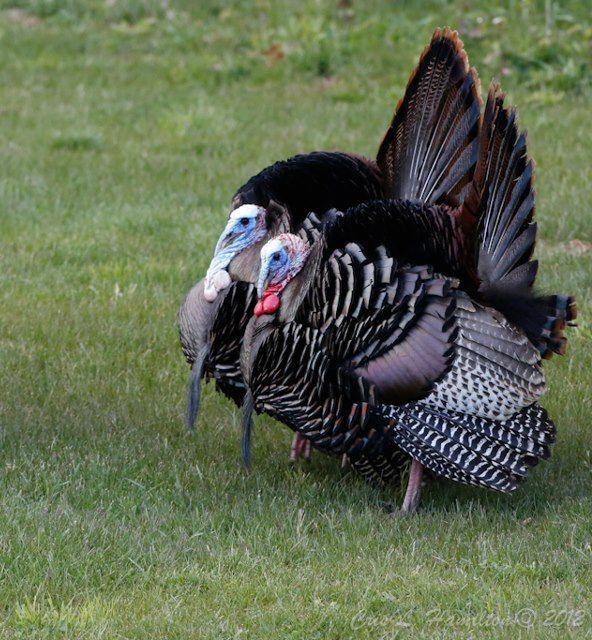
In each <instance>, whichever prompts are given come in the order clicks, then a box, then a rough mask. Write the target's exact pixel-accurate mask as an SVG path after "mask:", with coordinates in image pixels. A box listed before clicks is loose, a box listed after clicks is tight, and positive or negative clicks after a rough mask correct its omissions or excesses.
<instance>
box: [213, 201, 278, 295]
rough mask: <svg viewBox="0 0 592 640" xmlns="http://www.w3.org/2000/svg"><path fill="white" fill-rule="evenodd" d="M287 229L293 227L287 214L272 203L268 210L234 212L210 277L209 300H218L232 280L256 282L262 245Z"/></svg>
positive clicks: (242, 207)
mask: <svg viewBox="0 0 592 640" xmlns="http://www.w3.org/2000/svg"><path fill="white" fill-rule="evenodd" d="M286 225H289V217H288V212H287V210H286V209H285V208H283V207H281V206H280V205H278V204H277V203H275V202H273V201H271V200H270V202H269V205H268V207H267V208H265V207H261V206H259V205H255V204H243V205H240V206H239V207H237V208H236V209H235V210H234V211H232V212H231V214H230V217H229V218H228V222H227V224H226V227H225V228H224V231H223V232H222V234H221V235H220V238H219V239H218V242H217V244H216V249H215V250H214V257H213V258H212V261H211V262H210V266H209V268H208V271H207V274H206V278H205V288H204V297H205V298H206V300H208V301H209V302H212V301H213V300H215V299H216V297H217V295H218V293H219V292H220V291H222V290H223V289H226V288H227V287H228V286H229V285H230V283H231V281H232V280H243V281H247V282H254V281H255V279H256V277H257V272H258V267H259V251H260V248H261V245H262V244H263V243H264V242H265V240H267V239H268V238H270V237H272V236H274V235H276V234H277V233H279V232H280V231H281V230H283V228H285V226H286Z"/></svg>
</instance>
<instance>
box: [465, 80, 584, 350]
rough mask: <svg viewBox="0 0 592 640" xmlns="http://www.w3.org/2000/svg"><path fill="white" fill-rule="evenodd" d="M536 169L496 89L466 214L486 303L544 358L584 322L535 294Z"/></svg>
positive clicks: (556, 298) (571, 307) (553, 299)
mask: <svg viewBox="0 0 592 640" xmlns="http://www.w3.org/2000/svg"><path fill="white" fill-rule="evenodd" d="M533 173H534V163H533V161H532V160H531V159H530V158H529V157H528V154H527V150H526V134H525V133H524V132H520V131H519V130H518V126H517V122H516V112H515V110H514V109H506V108H504V94H503V93H502V92H501V90H500V87H499V85H498V84H496V83H495V82H494V83H492V84H491V87H490V89H489V94H488V97H487V103H486V105H485V112H484V115H483V122H482V127H481V132H480V136H479V155H478V160H477V165H476V167H475V174H474V178H473V183H472V185H471V188H470V189H469V191H468V194H467V197H466V199H465V201H464V203H463V206H462V214H461V217H462V218H464V220H465V222H466V223H468V224H469V226H470V224H471V222H472V223H473V224H474V222H475V221H477V224H478V227H477V228H478V231H477V243H476V256H475V261H476V268H477V276H478V279H479V282H480V285H479V299H480V300H482V301H483V302H485V303H486V304H488V305H490V306H492V307H493V308H495V309H497V310H499V311H501V312H502V313H503V314H504V316H505V317H506V318H507V319H508V320H510V322H512V323H514V324H516V325H518V326H519V327H521V328H522V329H523V330H524V332H525V333H526V335H527V336H528V338H529V339H530V341H531V342H532V343H533V344H535V345H536V346H537V347H538V349H539V350H540V352H541V355H542V356H543V357H550V356H551V355H552V354H553V353H559V354H562V353H564V352H565V347H566V338H565V337H564V335H563V330H564V329H565V327H566V326H567V324H568V323H569V322H570V321H571V320H573V319H575V317H576V315H577V310H576V305H575V302H574V299H573V298H572V297H570V296H564V295H551V296H539V295H536V294H535V292H534V290H533V285H534V282H535V279H536V274H537V269H538V262H537V261H536V260H532V254H533V252H534V248H535V243H536V233H537V225H536V223H535V222H534V221H533V220H534V213H535V197H534V189H533V179H534V176H533Z"/></svg>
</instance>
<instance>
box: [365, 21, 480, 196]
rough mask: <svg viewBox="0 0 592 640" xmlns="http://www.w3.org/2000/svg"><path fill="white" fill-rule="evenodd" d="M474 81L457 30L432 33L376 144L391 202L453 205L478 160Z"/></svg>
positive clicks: (476, 82) (476, 88)
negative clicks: (386, 129) (378, 142)
mask: <svg viewBox="0 0 592 640" xmlns="http://www.w3.org/2000/svg"><path fill="white" fill-rule="evenodd" d="M480 111H481V97H480V85H479V79H478V77H477V74H476V72H475V70H474V69H470V68H469V63H468V59H467V55H466V53H465V51H464V49H463V44H462V41H461V40H460V38H459V37H458V34H457V32H456V31H451V30H450V29H448V28H446V29H442V30H441V29H437V30H436V31H435V32H434V35H433V37H432V41H431V42H430V44H429V45H428V46H427V48H426V49H425V50H424V52H423V53H422V55H421V57H420V60H419V64H418V66H417V67H416V69H415V70H414V71H413V73H412V74H411V77H410V79H409V83H408V84H407V89H406V91H405V96H404V97H403V99H402V100H401V101H400V102H399V104H398V105H397V109H396V111H395V115H394V116H393V120H392V123H391V126H390V127H389V129H388V131H387V132H386V135H385V136H384V139H383V141H382V143H381V145H380V148H379V150H378V155H377V164H378V166H379V167H380V169H381V170H382V172H383V174H384V176H385V180H386V186H387V193H388V194H389V196H390V197H392V198H395V199H400V200H421V201H422V202H425V203H436V202H446V203H447V204H458V202H460V201H462V199H463V197H462V194H463V193H464V191H465V189H466V188H467V187H468V185H469V183H470V182H471V179H472V175H473V168H474V165H475V162H476V159H477V143H478V140H477V136H478V129H479V118H480Z"/></svg>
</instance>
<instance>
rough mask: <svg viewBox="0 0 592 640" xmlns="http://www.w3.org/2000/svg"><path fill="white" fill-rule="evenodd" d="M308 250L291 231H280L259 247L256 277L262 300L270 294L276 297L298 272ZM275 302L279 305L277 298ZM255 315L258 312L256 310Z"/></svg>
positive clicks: (258, 293)
mask: <svg viewBox="0 0 592 640" xmlns="http://www.w3.org/2000/svg"><path fill="white" fill-rule="evenodd" d="M309 251H310V249H309V247H308V245H307V244H306V242H304V240H303V239H302V238H300V237H299V236H296V235H294V234H292V233H282V234H280V235H279V236H276V237H275V238H273V239H272V240H270V241H269V242H267V243H266V244H265V245H264V246H263V248H262V249H261V267H260V270H259V278H258V279H257V295H258V297H259V298H260V299H262V300H263V301H265V299H266V298H267V297H269V296H271V295H274V296H276V298H277V296H278V295H279V294H280V293H281V292H282V291H283V290H284V289H285V287H286V285H287V284H288V283H289V282H290V281H291V280H292V279H293V278H294V276H296V275H297V274H298V273H299V272H300V270H301V269H302V267H303V265H304V263H305V261H306V258H307V256H308V254H309ZM274 304H275V299H274ZM277 304H278V306H279V298H277ZM264 306H265V305H264ZM262 309H263V307H260V310H262ZM276 309H277V307H276ZM256 315H260V314H259V313H257V311H256Z"/></svg>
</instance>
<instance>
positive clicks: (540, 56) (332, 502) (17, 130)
mask: <svg viewBox="0 0 592 640" xmlns="http://www.w3.org/2000/svg"><path fill="white" fill-rule="evenodd" d="M494 4H495V3H489V2H486V1H485V0H479V1H472V2H467V1H465V2H461V1H456V2H433V1H432V2H404V3H403V2H401V3H389V2H386V1H384V2H378V1H371V2H361V1H357V0H354V1H353V2H352V1H351V0H350V1H349V2H348V1H346V0H341V1H338V0H335V1H333V0H332V1H330V2H329V1H321V0H317V1H312V0H310V1H307V0H305V1H303V2H296V1H294V2H288V1H282V2H275V1H273V2H272V0H267V1H259V2H246V1H245V2H233V3H230V2H229V3H226V2H222V1H221V0H218V1H213V0H209V1H208V2H199V3H198V2H195V3H193V2H187V1H186V2H176V1H175V0H170V1H169V2H164V1H163V2H156V1H154V2H149V1H147V0H146V1H140V0H136V1H134V0H107V1H103V0H93V1H90V2H82V1H80V2H76V1H75V0H31V1H28V0H15V1H9V0H1V2H0V7H1V9H0V60H2V64H1V65H0V82H1V87H2V88H1V90H0V96H1V100H0V153H1V156H2V157H1V165H0V166H1V169H0V637H1V638H3V639H4V638H8V639H10V638H23V639H27V640H28V639H34V638H48V639H54V638H65V639H68V640H69V639H72V638H92V639H94V638H118V639H119V638H137V639H140V638H142V639H143V638H179V639H181V638H182V639H186V638H207V639H216V640H218V639H230V638H241V639H243V638H244V639H251V638H253V639H255V638H256V639H259V638H261V639H263V638H291V639H297V638H303V639H309V638H316V639H322V640H325V639H333V640H338V639H339V640H341V639H346V638H363V639H368V640H377V639H381V638H383V639H387V638H388V639H391V638H407V637H409V638H417V637H425V638H461V637H462V638H466V637H473V638H484V637H495V638H498V637H499V638H521V637H532V638H552V637H553V638H567V637H590V636H589V635H588V634H589V633H590V628H591V627H592V612H591V608H592V607H591V600H592V578H591V575H592V573H591V572H592V495H591V494H592V453H591V452H592V445H591V442H592V425H591V424H590V421H591V419H592V403H591V400H590V386H591V382H592V346H591V344H590V338H591V325H590V320H589V318H590V311H591V303H590V294H591V284H590V282H591V278H592V250H591V249H592V246H591V245H590V243H591V242H592V233H591V224H592V211H591V208H590V201H591V196H592V193H591V191H592V189H591V187H592V175H591V168H590V160H591V157H592V133H591V132H592V127H591V124H590V122H591V120H590V116H591V109H592V100H591V83H592V78H591V57H590V56H591V53H590V52H591V49H590V43H591V40H592V23H591V21H590V7H589V3H587V2H586V1H584V0H581V1H580V2H553V3H552V4H553V7H552V8H553V11H552V15H550V16H547V17H546V16H545V6H544V3H543V2H539V1H534V0H531V1H529V0H523V1H519V0H512V1H509V2H503V3H502V5H501V6H497V7H495V6H493V5H494ZM444 25H451V26H453V27H455V28H458V29H460V30H461V33H462V36H463V39H464V42H465V45H466V48H467V50H468V53H469V56H470V60H471V63H472V64H473V65H475V66H477V68H478V70H479V73H480V75H481V78H482V82H483V85H484V90H485V88H486V86H487V84H488V82H489V80H490V79H491V77H493V76H496V77H498V78H499V79H501V80H502V82H503V85H504V87H505V88H506V89H507V91H508V97H509V100H510V101H511V102H512V103H514V104H516V105H518V107H519V111H520V121H521V123H522V125H523V126H524V127H527V128H528V131H529V145H530V146H529V148H530V151H531V153H532V155H533V157H534V158H535V160H536V163H537V182H536V186H537V216H538V220H539V223H540V238H541V242H540V245H539V248H538V255H539V258H540V260H541V277H540V280H541V287H543V288H544V289H547V290H550V291H561V292H570V293H573V294H575V295H577V297H578V301H579V307H580V319H579V327H578V329H577V330H572V331H570V335H569V338H570V348H569V352H568V355H567V356H566V357H564V358H554V359H553V360H552V361H551V362H549V363H548V367H547V371H548V378H549V387H550V389H549V393H548V395H547V397H546V399H545V405H546V406H547V407H548V409H549V411H550V413H551V414H552V416H553V417H554V418H555V419H556V421H557V425H558V441H557V445H556V446H555V448H554V450H553V457H552V459H551V460H550V461H548V462H546V463H543V464H541V465H540V466H539V467H538V468H536V469H534V470H533V473H532V475H531V478H530V479H529V480H528V482H527V483H526V484H524V485H523V487H522V488H521V490H520V491H519V492H518V493H517V494H515V495H513V496H499V495H495V494H492V493H486V492H485V491H483V490H478V489H472V488H464V487H459V486H456V485H453V484H450V483H445V482H432V483H430V485H429V486H428V487H427V488H426V490H425V493H424V498H423V502H422V508H421V511H420V513H419V514H418V515H417V516H415V517H412V518H407V519H401V518H398V519H397V518H395V519H393V518H391V517H389V513H390V511H392V510H393V508H394V507H395V506H396V505H397V504H398V503H399V501H400V499H401V493H402V492H401V488H400V487H399V486H393V487H389V488H385V489H383V490H378V489H376V488H374V487H370V486H366V485H365V484H364V483H363V482H362V481H360V480H359V479H358V478H357V477H355V476H354V475H353V474H352V473H351V472H350V471H347V470H341V469H340V468H339V464H338V463H337V461H335V460H333V459H329V458H325V457H322V456H321V455H320V454H316V455H315V456H314V459H313V462H312V463H311V464H309V465H307V464H300V465H298V466H297V467H296V468H291V467H290V466H289V464H288V448H289V442H290V434H289V433H288V432H287V430H286V429H285V428H284V427H282V426H281V425H279V424H277V423H275V422H273V421H271V420H270V419H266V418H262V417H259V418H258V419H257V425H256V432H255V438H254V443H253V464H252V470H251V472H250V473H246V472H245V471H244V470H243V469H242V468H241V465H240V463H239V446H238V442H239V418H240V416H239V413H238V411H237V410H236V409H235V408H234V407H233V406H232V405H231V403H230V402H229V401H227V400H225V399H223V398H222V397H221V396H219V395H217V394H215V392H214V390H213V388H212V386H211V385H210V386H208V387H207V389H206V392H205V398H204V406H203V412H202V414H201V416H200V419H199V424H198V431H197V433H196V435H195V436H194V437H191V436H188V435H187V434H186V432H185V429H184V426H183V414H184V408H185V390H186V383H187V378H188V369H187V366H186V365H185V362H184V360H183V357H182V354H181V351H180V348H179V344H178V339H177V332H176V325H175V315H176V311H177V308H178V306H179V304H180V302H181V300H182V298H183V296H184V293H185V292H186V291H187V290H188V288H189V287H190V286H191V285H192V284H193V282H195V281H196V280H197V279H198V278H199V277H201V276H202V275H203V273H204V272H205V268H206V266H207V264H208V261H209V259H210V256H211V252H212V250H213V246H214V243H215V240H216V238H217V235H218V233H219V232H220V230H221V228H222V225H223V222H224V220H225V216H226V215H227V211H228V206H229V202H230V198H231V196H232V194H233V192H234V190H235V189H236V188H237V187H238V186H239V185H240V184H242V183H243V182H244V181H245V180H246V179H247V178H248V177H249V176H250V175H252V174H253V173H255V172H256V171H258V170H259V169H260V168H262V167H264V166H265V165H267V164H269V163H271V162H272V161H274V160H276V159H280V158H285V157H287V156H289V155H291V154H294V153H297V152H302V151H310V150H313V149H334V148H339V149H344V150H350V151H355V152H358V153H363V154H366V155H369V156H372V155H373V154H374V153H375V152H376V149H377V146H378V142H379V141H380V138H381V136H382V134H383V132H384V130H385V128H386V126H387V123H388V121H389V120H390V117H391V114H392V111H393V108H394V105H395V103H396V101H397V100H398V98H399V97H400V96H401V95H402V92H403V90H404V87H405V83H406V80H407V77H408V75H409V73H410V71H411V69H412V68H413V66H414V65H415V63H416V60H417V57H418V55H419V53H420V51H421V50H422V48H423V47H424V46H425V44H426V43H427V42H428V40H429V37H430V36H431V33H432V31H433V29H434V28H435V27H437V26H444Z"/></svg>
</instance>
